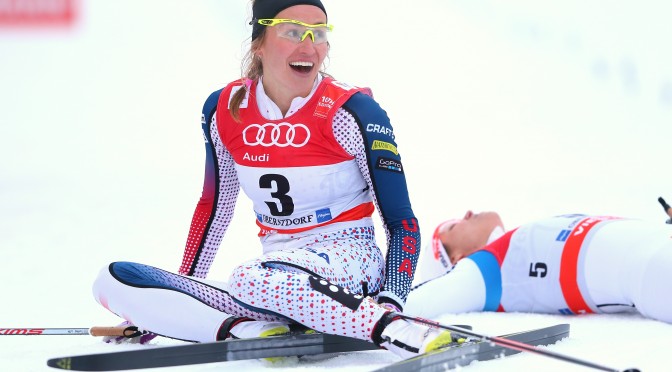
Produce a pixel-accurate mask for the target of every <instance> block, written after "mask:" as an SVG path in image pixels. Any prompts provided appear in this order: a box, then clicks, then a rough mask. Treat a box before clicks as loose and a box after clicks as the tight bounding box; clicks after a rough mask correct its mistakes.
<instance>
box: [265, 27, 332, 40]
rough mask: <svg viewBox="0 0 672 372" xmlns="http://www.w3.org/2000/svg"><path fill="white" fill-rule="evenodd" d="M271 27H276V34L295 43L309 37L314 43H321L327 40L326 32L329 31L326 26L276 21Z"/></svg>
mask: <svg viewBox="0 0 672 372" xmlns="http://www.w3.org/2000/svg"><path fill="white" fill-rule="evenodd" d="M273 27H275V28H276V30H277V32H278V36H280V37H283V38H285V39H289V40H292V41H293V42H295V43H300V42H302V41H303V40H305V39H306V38H308V37H309V38H310V39H311V40H312V41H313V43H314V44H323V43H326V42H327V32H329V29H328V28H327V27H326V26H325V27H307V26H303V25H298V24H295V23H289V22H285V23H278V24H277V25H275V26H273Z"/></svg>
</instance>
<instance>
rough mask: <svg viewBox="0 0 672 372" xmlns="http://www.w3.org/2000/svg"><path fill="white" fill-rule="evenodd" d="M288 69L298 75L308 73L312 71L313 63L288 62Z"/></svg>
mask: <svg viewBox="0 0 672 372" xmlns="http://www.w3.org/2000/svg"><path fill="white" fill-rule="evenodd" d="M289 67H291V68H292V70H294V71H297V72H300V73H304V74H306V73H309V72H310V71H311V70H312V69H313V62H290V63H289Z"/></svg>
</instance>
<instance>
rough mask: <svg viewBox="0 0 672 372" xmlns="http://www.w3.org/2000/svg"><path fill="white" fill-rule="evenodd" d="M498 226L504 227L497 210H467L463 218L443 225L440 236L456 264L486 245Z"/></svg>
mask: <svg viewBox="0 0 672 372" xmlns="http://www.w3.org/2000/svg"><path fill="white" fill-rule="evenodd" d="M497 226H499V227H501V228H504V224H503V223H502V219H501V218H500V217H499V214H497V213H496V212H481V213H476V214H474V212H472V211H467V213H465V215H464V217H463V218H462V219H461V220H457V222H456V223H454V224H452V225H445V226H443V227H442V228H441V230H440V231H439V238H440V239H441V242H442V243H443V245H444V247H446V251H447V252H448V256H449V257H450V260H451V262H453V264H454V263H456V262H457V261H459V260H460V259H461V258H463V257H466V256H468V255H470V254H472V253H474V252H475V251H477V250H478V249H480V248H482V247H484V246H485V245H486V244H487V242H488V238H489V237H490V234H491V233H492V231H493V230H494V229H495V228H496V227H497Z"/></svg>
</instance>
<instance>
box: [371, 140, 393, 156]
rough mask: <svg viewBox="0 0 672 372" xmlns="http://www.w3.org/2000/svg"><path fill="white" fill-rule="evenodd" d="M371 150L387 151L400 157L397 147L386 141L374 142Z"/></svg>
mask: <svg viewBox="0 0 672 372" xmlns="http://www.w3.org/2000/svg"><path fill="white" fill-rule="evenodd" d="M371 150H386V151H389V152H391V153H393V154H394V155H399V152H398V151H397V146H395V145H393V144H391V143H389V142H385V141H379V140H375V141H373V144H372V145H371Z"/></svg>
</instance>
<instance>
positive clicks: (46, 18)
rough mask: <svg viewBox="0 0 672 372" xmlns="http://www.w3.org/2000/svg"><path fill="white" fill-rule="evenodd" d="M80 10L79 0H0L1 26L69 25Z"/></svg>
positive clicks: (42, 26)
mask: <svg viewBox="0 0 672 372" xmlns="http://www.w3.org/2000/svg"><path fill="white" fill-rule="evenodd" d="M78 10H79V1H78V0H0V27H7V26H11V27H13V26H16V27H27V28H44V27H64V26H65V27H68V26H72V25H73V24H74V22H75V19H76V17H77V15H78Z"/></svg>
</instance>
